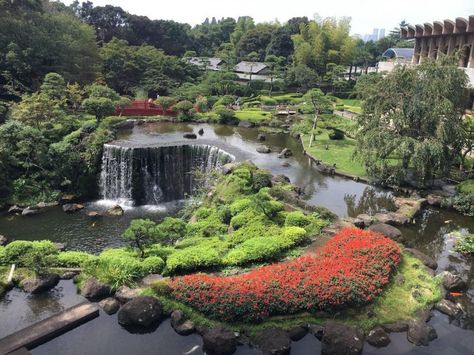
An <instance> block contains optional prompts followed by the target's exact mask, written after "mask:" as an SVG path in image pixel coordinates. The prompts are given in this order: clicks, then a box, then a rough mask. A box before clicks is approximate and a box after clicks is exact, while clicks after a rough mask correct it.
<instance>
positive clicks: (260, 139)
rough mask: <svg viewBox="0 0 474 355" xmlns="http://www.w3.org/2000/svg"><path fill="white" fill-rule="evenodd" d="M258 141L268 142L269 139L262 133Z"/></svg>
mask: <svg viewBox="0 0 474 355" xmlns="http://www.w3.org/2000/svg"><path fill="white" fill-rule="evenodd" d="M257 140H259V141H265V140H267V137H266V136H265V135H264V134H262V133H260V134H259V135H258V136H257Z"/></svg>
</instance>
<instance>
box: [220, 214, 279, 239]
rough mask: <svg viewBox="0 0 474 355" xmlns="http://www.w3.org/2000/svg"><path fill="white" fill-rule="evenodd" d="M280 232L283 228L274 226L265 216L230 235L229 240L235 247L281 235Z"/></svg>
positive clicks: (255, 218) (258, 217)
mask: <svg viewBox="0 0 474 355" xmlns="http://www.w3.org/2000/svg"><path fill="white" fill-rule="evenodd" d="M280 232H281V228H279V227H278V226H276V225H274V224H272V223H271V222H270V221H269V220H268V219H267V218H266V217H265V216H263V215H257V216H256V217H254V218H253V219H251V220H249V221H248V222H247V223H245V224H244V225H243V226H241V227H240V228H239V229H238V230H236V231H234V232H233V233H232V234H230V235H228V237H227V240H228V241H229V243H230V244H231V245H234V246H235V245H237V244H240V243H242V242H244V241H246V240H249V239H253V238H257V237H273V236H275V235H279V234H280Z"/></svg>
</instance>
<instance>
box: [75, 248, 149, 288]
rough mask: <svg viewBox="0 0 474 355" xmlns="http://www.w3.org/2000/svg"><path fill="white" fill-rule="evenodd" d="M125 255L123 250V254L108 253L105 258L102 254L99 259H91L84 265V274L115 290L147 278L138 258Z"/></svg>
mask: <svg viewBox="0 0 474 355" xmlns="http://www.w3.org/2000/svg"><path fill="white" fill-rule="evenodd" d="M110 250H113V249H110ZM118 250H120V249H118ZM120 255H122V256H120ZM124 255H126V253H124V252H123V250H122V253H120V252H117V253H113V252H111V251H108V252H107V254H106V255H105V256H103V255H102V254H101V256H99V257H98V258H92V259H89V260H87V261H86V262H85V263H84V265H83V273H84V274H86V275H91V276H94V277H96V278H97V279H98V280H100V281H102V282H104V283H106V284H107V285H109V286H111V287H112V288H113V289H117V288H119V287H120V286H122V285H129V286H131V285H133V284H134V282H135V280H137V279H138V278H140V277H143V276H145V272H144V270H143V267H142V263H141V262H140V260H139V259H138V258H133V257H124Z"/></svg>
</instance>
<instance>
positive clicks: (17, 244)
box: [2, 240, 58, 266]
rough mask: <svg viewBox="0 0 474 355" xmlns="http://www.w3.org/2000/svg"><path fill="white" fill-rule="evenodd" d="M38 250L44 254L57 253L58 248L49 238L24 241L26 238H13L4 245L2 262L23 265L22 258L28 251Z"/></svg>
mask: <svg viewBox="0 0 474 355" xmlns="http://www.w3.org/2000/svg"><path fill="white" fill-rule="evenodd" d="M36 251H38V252H39V253H40V254H43V255H44V256H48V255H54V254H57V253H58V250H57V248H56V246H55V245H54V243H53V242H51V241H49V240H41V241H32V242H30V241H26V240H15V241H13V242H11V243H9V244H7V246H6V247H5V249H4V251H3V261H2V262H3V264H18V266H21V265H23V263H22V260H21V259H22V258H23V257H24V256H25V255H26V254H28V253H29V252H36Z"/></svg>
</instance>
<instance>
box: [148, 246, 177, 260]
mask: <svg viewBox="0 0 474 355" xmlns="http://www.w3.org/2000/svg"><path fill="white" fill-rule="evenodd" d="M174 251H175V248H173V247H170V246H165V245H161V244H153V245H152V246H150V247H149V248H147V249H145V255H146V256H147V257H150V256H158V257H160V258H161V259H163V260H165V261H166V259H168V256H170V255H171V254H173V252H174Z"/></svg>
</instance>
